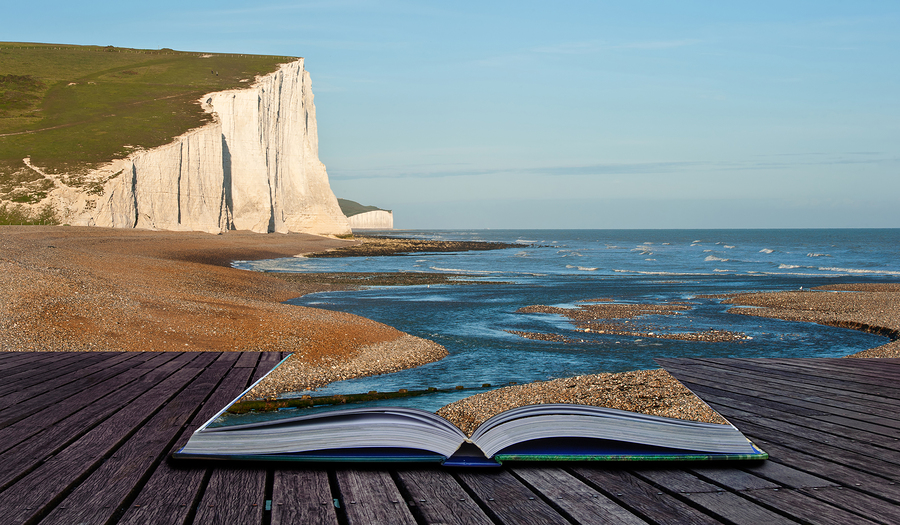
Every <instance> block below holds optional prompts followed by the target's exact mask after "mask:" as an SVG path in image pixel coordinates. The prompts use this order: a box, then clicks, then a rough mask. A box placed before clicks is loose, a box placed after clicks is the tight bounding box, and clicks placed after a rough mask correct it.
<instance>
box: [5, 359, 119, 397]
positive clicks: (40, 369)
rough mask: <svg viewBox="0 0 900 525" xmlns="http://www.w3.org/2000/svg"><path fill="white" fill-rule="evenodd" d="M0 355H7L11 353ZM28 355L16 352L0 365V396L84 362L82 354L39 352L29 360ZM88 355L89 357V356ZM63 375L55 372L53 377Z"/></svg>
mask: <svg viewBox="0 0 900 525" xmlns="http://www.w3.org/2000/svg"><path fill="white" fill-rule="evenodd" d="M2 353H3V354H5V355H7V354H10V353H11V352H2ZM29 354H30V352H16V353H15V354H13V355H14V357H13V358H9V359H6V360H4V361H3V362H2V363H0V372H3V377H4V379H5V381H4V382H3V385H0V394H5V393H7V392H9V391H11V390H13V389H15V388H21V386H20V385H22V384H23V383H24V382H25V381H28V380H30V379H33V378H35V377H38V376H41V375H45V374H52V373H54V372H55V371H57V370H59V369H60V368H62V367H64V366H71V365H72V363H84V362H85V357H84V353H83V352H40V353H39V354H36V355H35V356H34V357H31V358H30V355H29ZM88 355H89V356H91V354H88ZM103 357H104V356H102V355H101V356H91V359H97V360H98V361H102V360H103ZM88 363H90V361H88ZM69 370H71V368H70V369H69ZM64 373H65V370H63V371H62V372H57V373H56V374H55V375H57V376H58V375H62V374H64ZM24 384H28V383H24Z"/></svg>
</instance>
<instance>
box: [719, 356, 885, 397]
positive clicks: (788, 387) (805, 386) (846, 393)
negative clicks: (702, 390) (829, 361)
mask: <svg viewBox="0 0 900 525" xmlns="http://www.w3.org/2000/svg"><path fill="white" fill-rule="evenodd" d="M797 361H800V360H797ZM797 361H794V362H791V363H783V364H781V365H776V364H771V363H768V362H756V361H747V360H736V362H735V363H733V364H728V363H722V362H713V363H711V368H714V369H716V370H720V371H727V372H725V373H727V374H728V375H731V376H734V377H744V378H746V379H745V382H750V381H752V382H753V383H760V382H762V383H765V384H766V385H768V386H770V387H771V388H774V389H776V390H778V391H779V392H781V393H789V394H797V393H800V392H802V393H806V394H809V395H816V394H817V393H821V392H826V393H827V392H834V391H840V392H842V393H843V394H842V396H841V398H840V400H842V401H846V402H849V403H865V404H866V405H867V406H869V405H874V406H877V407H879V408H883V409H891V408H894V409H896V408H897V407H900V399H898V398H897V395H896V389H895V388H894V387H893V385H892V382H893V381H894V380H891V379H890V378H886V377H879V378H877V379H876V378H873V377H867V378H865V380H866V382H861V378H860V377H859V376H853V375H852V373H848V371H847V370H846V369H845V370H844V372H843V373H842V372H840V371H834V372H831V373H830V374H826V372H827V371H826V370H823V368H824V365H823V366H821V367H819V368H809V364H806V363H803V362H802V361H800V362H797ZM817 364H818V363H817ZM846 368H849V367H846ZM894 368H900V367H897V366H896V365H892V364H890V363H886V364H885V366H884V369H885V370H884V372H885V375H889V372H888V371H889V370H891V369H894ZM804 370H810V371H812V370H815V371H816V372H818V374H817V375H811V374H806V373H804ZM795 388H800V389H801V390H800V391H796V390H795Z"/></svg>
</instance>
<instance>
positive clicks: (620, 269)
mask: <svg viewBox="0 0 900 525" xmlns="http://www.w3.org/2000/svg"><path fill="white" fill-rule="evenodd" d="M367 234H372V235H386V236H391V237H400V238H412V239H437V240H465V241H496V242H504V243H512V244H514V245H515V247H514V248H509V249H503V250H491V251H471V252H458V253H414V254H410V255H402V256H389V257H348V258H332V259H316V258H304V257H292V258H285V259H270V260H261V261H237V262H235V263H234V265H235V266H236V267H238V268H244V269H249V270H256V271H261V272H439V273H448V274H454V275H461V276H463V278H464V279H465V280H467V281H472V280H475V281H478V284H469V285H421V286H385V287H371V288H367V289H362V290H353V291H339V292H323V293H314V294H309V295H305V296H303V297H298V298H296V299H293V300H291V301H288V302H289V303H291V304H296V305H303V306H311V307H315V308H324V309H328V310H338V311H342V312H349V313H353V314H357V315H361V316H363V317H367V318H370V319H373V320H376V321H380V322H382V323H385V324H388V325H391V326H393V327H395V328H397V329H399V330H402V331H404V332H407V333H409V334H412V335H415V336H418V337H423V338H426V339H430V340H433V341H435V342H437V343H440V344H441V345H443V346H444V347H446V348H447V350H448V352H449V356H447V357H446V358H444V359H442V360H440V361H438V362H435V363H431V364H427V365H424V366H421V367H418V368H415V369H411V370H405V371H401V372H397V373H391V374H384V375H379V376H374V377H369V378H360V379H354V380H348V381H342V382H337V383H333V384H331V385H329V386H327V387H325V388H323V389H320V390H318V391H317V392H315V393H312V395H333V394H348V393H360V392H368V391H372V390H377V391H379V392H390V391H397V390H399V389H403V388H405V389H409V390H422V389H428V388H434V389H436V392H435V394H433V395H429V396H422V397H417V398H413V399H411V400H410V401H409V403H410V406H418V407H422V408H425V409H427V410H436V409H437V408H439V407H440V406H442V405H444V404H446V403H449V402H452V401H455V400H457V399H460V398H462V397H465V396H468V395H471V394H473V393H477V392H479V391H482V390H484V389H488V388H497V387H499V386H504V385H508V384H514V383H518V384H521V383H528V382H532V381H543V380H548V379H554V378H560V377H569V376H576V375H583V374H595V373H600V372H622V371H627V370H638V369H652V368H658V365H657V364H656V362H655V361H654V359H655V358H661V357H840V356H845V355H848V354H852V353H855V352H858V351H860V350H863V349H866V348H871V347H875V346H879V345H882V344H885V343H887V342H888V339H887V338H885V337H883V336H877V335H872V334H867V333H863V332H859V331H856V330H849V329H843V328H835V327H829V326H821V325H817V324H812V323H800V322H788V321H782V320H777V319H766V318H759V317H753V316H746V315H737V314H732V313H728V309H729V308H730V307H731V306H730V305H727V304H723V303H722V300H721V298H718V297H715V296H717V295H719V294H729V293H736V292H747V291H785V290H800V289H804V290H806V289H810V288H814V287H817V286H821V285H828V284H837V283H857V282H864V283H885V282H900V229H797V230H788V229H785V230H768V229H767V230H727V229H710V230H391V231H384V232H367ZM596 299H603V300H604V301H610V300H611V301H612V302H613V303H641V304H665V303H672V302H685V303H688V305H689V306H690V310H688V311H685V312H682V313H681V314H679V315H653V316H648V317H645V318H642V319H640V320H639V321H640V322H641V323H643V324H646V325H651V326H657V327H659V330H661V331H665V332H670V333H672V332H676V333H677V332H697V331H703V330H709V329H717V330H728V331H731V332H737V333H740V334H743V337H741V338H739V339H738V340H734V341H728V342H698V341H682V340H670V339H659V338H655V337H637V336H622V335H613V334H601V333H594V332H591V333H585V332H582V331H579V330H576V327H575V326H574V325H573V324H572V322H571V320H570V319H568V318H566V317H563V316H561V315H556V314H545V313H534V314H530V313H517V310H519V309H520V308H522V307H525V306H530V305H547V306H556V307H563V308H577V307H578V306H579V305H581V304H585V303H583V302H582V301H585V300H596ZM510 330H512V331H522V332H538V333H552V334H559V335H563V336H565V337H566V338H567V341H565V342H553V341H542V340H532V339H526V338H524V337H522V336H520V335H516V334H513V333H510ZM483 385H490V386H483ZM304 394H311V393H310V392H296V393H287V394H285V395H284V397H293V396H299V395H304ZM391 404H392V405H398V404H400V405H402V404H403V403H402V401H401V402H399V403H398V401H397V400H392V401H391Z"/></svg>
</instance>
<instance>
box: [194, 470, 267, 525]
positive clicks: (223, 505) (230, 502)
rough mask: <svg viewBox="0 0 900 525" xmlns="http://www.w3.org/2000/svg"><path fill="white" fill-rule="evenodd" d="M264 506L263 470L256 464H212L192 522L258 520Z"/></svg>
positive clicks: (255, 521) (264, 477)
mask: <svg viewBox="0 0 900 525" xmlns="http://www.w3.org/2000/svg"><path fill="white" fill-rule="evenodd" d="M265 506H266V471H265V470H263V469H259V468H252V467H251V468H241V467H227V468H214V469H213V471H212V476H210V479H209V484H208V485H207V486H206V492H204V494H203V499H202V500H201V501H200V505H198V506H197V516H196V518H195V519H194V523H197V524H205V523H241V524H246V525H254V524H257V523H262V520H263V512H264V510H265Z"/></svg>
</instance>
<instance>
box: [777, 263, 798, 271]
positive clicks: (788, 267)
mask: <svg viewBox="0 0 900 525" xmlns="http://www.w3.org/2000/svg"><path fill="white" fill-rule="evenodd" d="M795 268H800V267H799V266H797V265H796V264H779V265H778V269H779V270H793V269H795Z"/></svg>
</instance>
